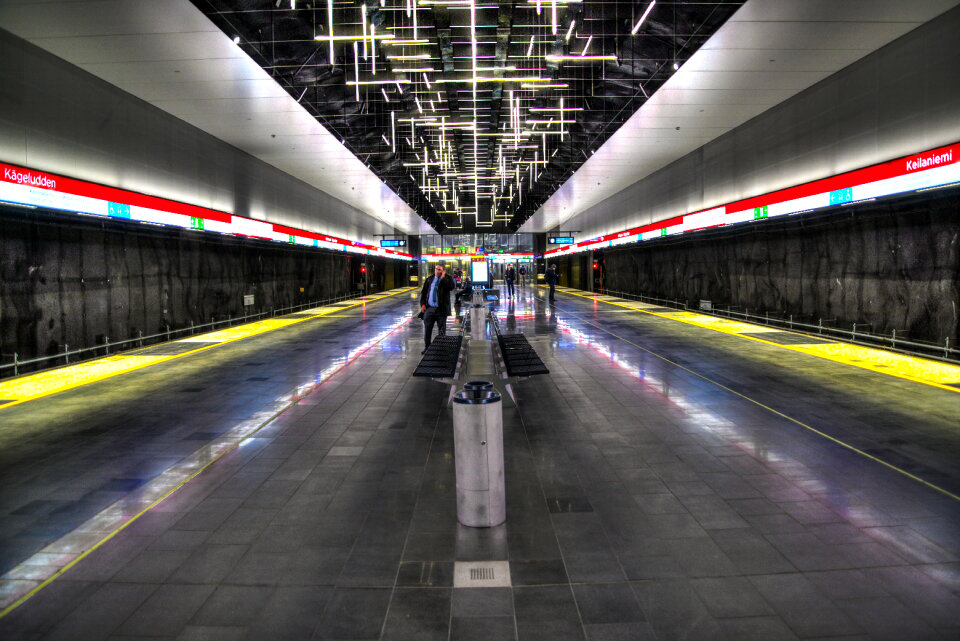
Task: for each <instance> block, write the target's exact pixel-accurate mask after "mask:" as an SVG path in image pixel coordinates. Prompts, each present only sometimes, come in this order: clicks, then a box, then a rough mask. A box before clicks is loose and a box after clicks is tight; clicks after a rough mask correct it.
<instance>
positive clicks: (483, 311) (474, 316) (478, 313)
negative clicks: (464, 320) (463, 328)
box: [470, 305, 487, 341]
mask: <svg viewBox="0 0 960 641" xmlns="http://www.w3.org/2000/svg"><path fill="white" fill-rule="evenodd" d="M486 325H487V308H486V307H484V306H483V305H477V306H475V307H471V308H470V339H471V340H475V341H482V340H483V339H485V338H486V337H487V327H486Z"/></svg>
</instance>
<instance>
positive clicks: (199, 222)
mask: <svg viewBox="0 0 960 641" xmlns="http://www.w3.org/2000/svg"><path fill="white" fill-rule="evenodd" d="M190 229H203V218H196V217H194V216H191V217H190Z"/></svg>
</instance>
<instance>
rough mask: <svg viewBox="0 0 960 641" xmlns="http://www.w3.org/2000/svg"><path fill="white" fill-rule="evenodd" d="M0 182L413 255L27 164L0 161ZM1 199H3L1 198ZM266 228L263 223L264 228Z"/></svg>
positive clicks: (239, 233) (238, 231)
mask: <svg viewBox="0 0 960 641" xmlns="http://www.w3.org/2000/svg"><path fill="white" fill-rule="evenodd" d="M0 182H3V183H9V184H13V185H23V186H26V187H30V188H33V189H43V190H47V191H53V192H57V193H61V194H68V195H71V196H79V197H81V198H89V199H92V200H96V201H101V202H106V203H117V204H120V205H129V206H131V207H142V208H144V209H151V210H155V211H158V212H163V213H168V214H177V215H180V216H188V217H190V218H198V219H203V220H207V221H216V222H218V223H224V224H227V225H234V224H238V228H237V229H235V230H233V229H231V230H229V231H228V233H232V234H235V235H237V236H244V237H247V238H259V239H263V240H272V241H277V239H276V238H270V237H267V236H260V235H258V234H256V233H255V232H251V231H245V230H244V226H243V223H245V222H249V223H252V224H254V225H261V226H267V225H269V229H270V230H271V231H273V232H274V233H277V234H282V235H286V236H294V237H299V238H304V239H309V240H317V241H323V242H325V243H331V244H334V245H343V246H346V247H356V248H357V249H362V250H369V251H372V252H374V253H375V254H378V255H382V254H390V255H393V256H398V257H401V258H407V259H410V258H413V256H411V255H410V254H407V253H404V252H400V251H395V250H390V249H381V248H379V247H375V246H373V245H367V244H365V243H361V242H358V241H354V240H346V239H344V238H338V237H336V236H329V235H326V234H319V233H316V232H311V231H306V230H304V229H296V228H294V227H287V226H285V225H278V224H275V223H269V222H266V221H262V220H256V219H254V218H247V217H245V216H237V215H235V214H229V213H226V212H222V211H217V210H215V209H209V208H207V207H200V206H199V205H191V204H188V203H183V202H179V201H176V200H169V199H167V198H160V197H159V196H149V195H147V194H141V193H139V192H135V191H128V190H126V189H119V188H117V187H108V186H106V185H99V184H96V183H91V182H86V181H82V180H77V179H75V178H68V177H66V176H61V175H58V174H50V173H46V172H42V171H37V170H35V169H28V168H26V167H19V166H17V165H8V164H4V163H0ZM0 202H2V201H0ZM21 204H34V203H31V202H27V201H24V202H22V203H21ZM36 206H40V207H44V206H45V205H44V204H39V205H36ZM83 213H93V212H83ZM131 220H134V221H136V220H138V219H136V218H131ZM265 229H266V228H265V227H264V230H265Z"/></svg>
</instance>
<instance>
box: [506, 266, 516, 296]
mask: <svg viewBox="0 0 960 641" xmlns="http://www.w3.org/2000/svg"><path fill="white" fill-rule="evenodd" d="M516 277H517V270H516V269H514V268H513V265H507V269H506V271H505V272H503V279H504V280H505V281H507V296H508V297H509V298H513V281H514V280H515V279H516Z"/></svg>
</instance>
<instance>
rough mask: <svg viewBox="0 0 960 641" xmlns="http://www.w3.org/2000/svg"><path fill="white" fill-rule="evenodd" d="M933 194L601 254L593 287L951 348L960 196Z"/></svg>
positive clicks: (958, 297)
mask: <svg viewBox="0 0 960 641" xmlns="http://www.w3.org/2000/svg"><path fill="white" fill-rule="evenodd" d="M953 191H954V192H956V190H953ZM935 194H937V192H932V193H931V194H924V195H919V196H915V197H911V198H905V199H899V200H897V201H894V202H889V203H885V204H877V203H868V204H864V205H856V206H850V207H844V208H842V209H840V210H839V211H834V212H830V213H827V214H823V215H817V216H808V217H804V216H791V217H788V218H786V219H783V220H776V219H771V220H767V221H761V222H758V223H752V224H747V225H742V226H739V227H737V228H733V229H727V230H722V231H705V232H701V233H698V234H695V235H693V236H687V237H677V238H676V239H671V238H665V239H662V240H656V241H645V242H644V243H641V244H639V245H635V246H632V247H627V248H622V249H610V250H607V251H606V252H605V253H604V256H603V260H604V263H605V268H606V276H605V287H606V289H607V290H612V291H622V292H629V293H632V294H639V293H643V294H646V295H648V296H656V297H661V298H668V299H675V300H682V301H685V302H686V303H687V304H688V305H691V306H697V305H698V304H699V301H700V300H701V299H704V300H710V301H712V303H713V306H714V307H722V308H726V307H728V306H730V307H734V308H738V309H739V311H744V310H748V311H749V312H750V313H759V314H764V313H770V314H771V315H780V316H782V317H788V316H790V315H793V316H794V318H795V319H796V320H806V321H808V322H813V323H817V322H818V321H819V320H820V319H823V321H824V323H825V324H827V325H830V326H834V327H841V328H846V329H850V328H851V327H852V325H853V323H857V324H858V328H861V329H867V330H869V331H873V332H877V333H884V334H889V333H890V332H891V331H892V330H894V329H896V330H897V335H898V336H909V337H910V338H913V339H919V340H925V341H933V342H937V343H941V344H942V343H943V341H944V340H945V339H946V338H950V341H951V344H954V345H955V344H956V341H957V339H958V329H960V320H958V318H960V317H958V301H960V195H958V194H957V193H952V194H939V195H935Z"/></svg>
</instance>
